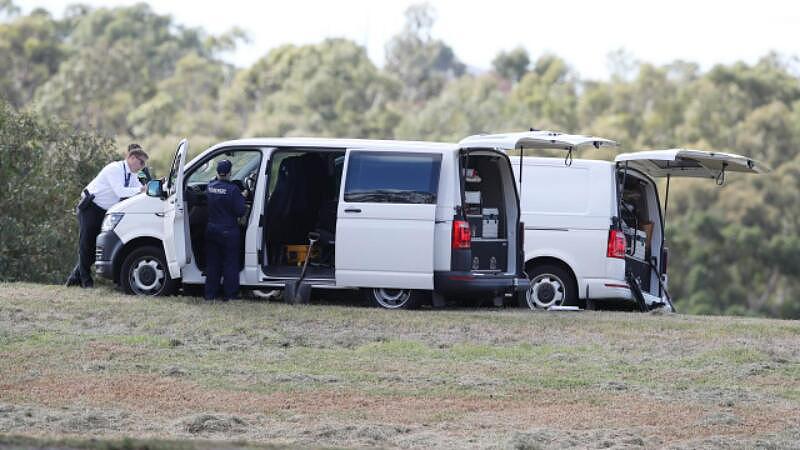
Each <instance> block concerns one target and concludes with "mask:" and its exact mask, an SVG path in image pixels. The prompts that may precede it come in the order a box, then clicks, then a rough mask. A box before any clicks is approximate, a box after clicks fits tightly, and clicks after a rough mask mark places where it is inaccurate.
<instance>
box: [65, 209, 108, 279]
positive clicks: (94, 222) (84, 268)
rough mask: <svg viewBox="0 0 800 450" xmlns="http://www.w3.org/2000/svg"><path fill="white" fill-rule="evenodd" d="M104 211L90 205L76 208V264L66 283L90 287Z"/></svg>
mask: <svg viewBox="0 0 800 450" xmlns="http://www.w3.org/2000/svg"><path fill="white" fill-rule="evenodd" d="M105 215H106V210H105V209H103V208H101V207H99V206H97V205H96V204H94V203H90V204H89V206H88V207H86V208H84V209H80V208H78V262H77V263H76V264H75V268H74V269H72V272H70V274H69V278H68V279H67V281H68V282H72V283H73V284H80V285H81V286H92V285H93V283H94V281H93V280H92V264H94V258H95V245H96V243H97V235H98V234H100V226H101V225H102V224H103V217H104V216H105Z"/></svg>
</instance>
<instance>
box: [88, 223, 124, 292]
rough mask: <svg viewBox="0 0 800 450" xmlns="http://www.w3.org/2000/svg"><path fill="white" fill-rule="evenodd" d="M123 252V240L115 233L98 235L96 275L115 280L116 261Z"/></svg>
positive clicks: (107, 232)
mask: <svg viewBox="0 0 800 450" xmlns="http://www.w3.org/2000/svg"><path fill="white" fill-rule="evenodd" d="M120 250H122V240H120V238H119V236H117V233H114V231H113V230H112V231H104V232H102V233H100V234H99V235H97V240H96V241H95V256H96V258H97V259H96V261H95V263H94V264H95V273H97V275H99V276H101V277H103V278H108V279H109V280H113V279H114V260H115V259H116V256H117V255H118V254H119V252H120Z"/></svg>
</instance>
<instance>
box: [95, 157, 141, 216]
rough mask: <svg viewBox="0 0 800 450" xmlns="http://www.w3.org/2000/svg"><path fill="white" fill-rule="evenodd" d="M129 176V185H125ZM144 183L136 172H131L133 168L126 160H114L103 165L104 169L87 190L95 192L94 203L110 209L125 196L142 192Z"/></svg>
mask: <svg viewBox="0 0 800 450" xmlns="http://www.w3.org/2000/svg"><path fill="white" fill-rule="evenodd" d="M126 178H127V181H128V183H127V184H128V187H125V180H126ZM141 189H142V183H140V182H139V177H138V176H137V175H136V173H131V168H130V166H128V162H127V161H125V160H122V161H114V162H112V163H109V164H107V165H106V166H105V167H103V170H101V171H100V173H98V174H97V176H96V177H94V180H92V181H91V182H90V183H89V184H88V185H86V190H88V191H89V193H90V194H94V203H95V204H97V206H99V207H101V208H103V209H108V208H110V207H112V206H114V205H115V204H116V203H119V201H120V200H121V199H123V198H127V197H133V196H134V195H136V194H138V193H139V192H141Z"/></svg>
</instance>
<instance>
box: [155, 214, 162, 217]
mask: <svg viewBox="0 0 800 450" xmlns="http://www.w3.org/2000/svg"><path fill="white" fill-rule="evenodd" d="M156 216H158V217H164V213H156Z"/></svg>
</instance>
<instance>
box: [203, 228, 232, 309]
mask: <svg viewBox="0 0 800 450" xmlns="http://www.w3.org/2000/svg"><path fill="white" fill-rule="evenodd" d="M239 240H240V239H239V228H238V227H225V226H219V225H215V224H212V223H209V224H208V227H206V288H205V297H206V298H207V299H209V300H210V299H214V298H217V297H219V287H220V277H221V278H222V280H223V281H222V298H223V299H226V300H227V299H231V298H234V297H236V294H237V293H238V292H239Z"/></svg>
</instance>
